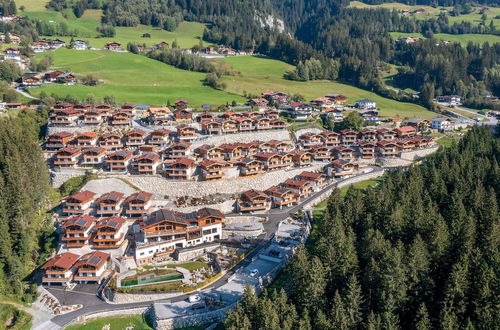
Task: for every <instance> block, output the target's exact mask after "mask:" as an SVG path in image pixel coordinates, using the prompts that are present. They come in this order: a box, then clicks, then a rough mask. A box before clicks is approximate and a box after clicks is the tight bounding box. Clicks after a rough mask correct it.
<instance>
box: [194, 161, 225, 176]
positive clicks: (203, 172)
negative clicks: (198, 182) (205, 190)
mask: <svg viewBox="0 0 500 330" xmlns="http://www.w3.org/2000/svg"><path fill="white" fill-rule="evenodd" d="M225 167H226V165H225V163H224V162H221V161H214V160H210V159H204V160H203V161H202V162H201V163H200V165H199V168H200V177H201V179H202V180H205V181H208V180H219V179H222V178H223V177H224V173H223V171H222V170H223V169H224V168H225Z"/></svg>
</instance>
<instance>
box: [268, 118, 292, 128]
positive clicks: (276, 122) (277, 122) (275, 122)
mask: <svg viewBox="0 0 500 330" xmlns="http://www.w3.org/2000/svg"><path fill="white" fill-rule="evenodd" d="M269 126H270V127H271V128H272V129H283V128H286V127H287V126H288V125H287V123H286V122H285V121H284V120H281V119H271V120H270V121H269Z"/></svg>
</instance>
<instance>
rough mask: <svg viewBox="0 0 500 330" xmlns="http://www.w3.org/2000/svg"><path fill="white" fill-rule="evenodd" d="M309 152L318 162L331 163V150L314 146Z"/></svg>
mask: <svg viewBox="0 0 500 330" xmlns="http://www.w3.org/2000/svg"><path fill="white" fill-rule="evenodd" d="M309 151H310V152H311V154H312V157H313V159H314V160H316V161H330V160H331V158H332V155H331V152H330V149H329V148H327V147H325V146H314V147H312V148H311V149H309Z"/></svg>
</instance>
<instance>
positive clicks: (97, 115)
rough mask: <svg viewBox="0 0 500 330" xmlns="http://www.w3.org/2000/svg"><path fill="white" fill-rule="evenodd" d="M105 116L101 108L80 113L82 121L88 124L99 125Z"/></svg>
mask: <svg viewBox="0 0 500 330" xmlns="http://www.w3.org/2000/svg"><path fill="white" fill-rule="evenodd" d="M106 117H107V116H106V115H105V113H104V112H103V111H101V110H98V109H94V110H88V111H85V112H84V113H83V115H82V119H81V121H82V123H83V124H85V125H89V126H94V125H101V124H102V123H103V122H104V119H105V118H106Z"/></svg>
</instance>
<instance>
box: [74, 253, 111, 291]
mask: <svg viewBox="0 0 500 330" xmlns="http://www.w3.org/2000/svg"><path fill="white" fill-rule="evenodd" d="M109 259H110V257H109V253H104V252H101V251H94V252H90V253H87V254H86V255H84V256H82V257H81V258H80V259H79V260H78V262H77V263H76V264H75V266H76V273H75V275H74V276H73V280H74V281H76V282H79V283H85V284H86V283H101V281H102V279H103V278H104V275H105V271H106V270H107V269H108V261H109Z"/></svg>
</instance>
